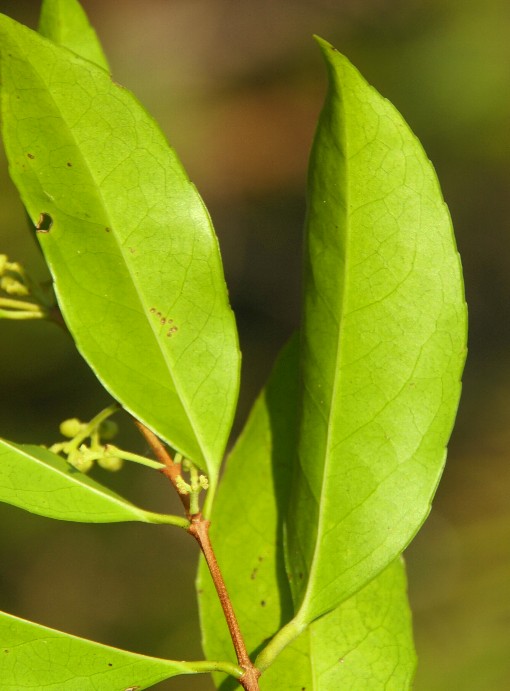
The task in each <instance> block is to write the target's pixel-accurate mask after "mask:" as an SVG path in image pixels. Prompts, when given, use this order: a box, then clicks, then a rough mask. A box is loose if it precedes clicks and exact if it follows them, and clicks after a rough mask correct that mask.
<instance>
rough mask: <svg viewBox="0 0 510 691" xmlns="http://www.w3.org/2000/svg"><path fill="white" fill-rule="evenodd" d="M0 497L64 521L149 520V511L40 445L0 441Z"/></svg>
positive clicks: (2, 499)
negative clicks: (135, 504)
mask: <svg viewBox="0 0 510 691" xmlns="http://www.w3.org/2000/svg"><path fill="white" fill-rule="evenodd" d="M0 501H2V502H6V503H7V504H13V505H14V506H18V507H20V508H22V509H25V510H26V511H31V512H32V513H36V514H39V515H41V516H47V517H48V518H56V519H59V520H64V521H80V522H85V523H117V522H121V521H142V522H151V521H150V520H149V514H147V513H146V512H144V511H143V510H142V509H139V508H137V507H136V506H134V505H133V504H131V503H129V502H128V501H126V500H125V499H123V498H122V497H120V496H118V495H117V494H115V493H114V492H112V491H110V490H108V489H106V487H103V486H102V485H100V484H99V483H97V482H94V480H92V479H91V478H89V477H88V476H87V475H85V474H84V473H81V472H80V471H79V470H76V468H73V467H72V466H71V465H69V463H67V461H65V460H64V459H63V458H61V457H60V456H57V455H56V454H54V453H52V452H51V451H49V450H48V449H44V448H42V447H40V446H30V445H18V444H13V443H12V442H7V441H5V440H2V439H0Z"/></svg>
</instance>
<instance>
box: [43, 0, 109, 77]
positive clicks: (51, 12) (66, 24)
mask: <svg viewBox="0 0 510 691" xmlns="http://www.w3.org/2000/svg"><path fill="white" fill-rule="evenodd" d="M38 31H39V33H40V34H41V35H42V36H45V37H46V38H49V39H50V40H51V41H53V42H54V43H57V44H58V45H59V46H64V48H69V50H72V51H74V52H75V53H77V54H78V55H81V57H82V58H86V59H87V60H90V62H93V63H95V64H96V65H99V66H100V67H102V68H103V69H105V70H108V69H109V66H108V61H107V59H106V57H105V54H104V52H103V48H102V46H101V43H100V42H99V40H98V38H97V35H96V32H95V31H94V29H93V27H92V26H91V25H90V22H89V20H88V18H87V15H86V14H85V12H84V10H83V8H82V6H81V5H80V3H79V2H78V0H43V3H42V6H41V16H40V19H39V29H38Z"/></svg>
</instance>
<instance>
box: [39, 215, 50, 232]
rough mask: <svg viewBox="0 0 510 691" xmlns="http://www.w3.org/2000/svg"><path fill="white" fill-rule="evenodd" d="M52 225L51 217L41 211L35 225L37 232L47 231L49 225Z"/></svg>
mask: <svg viewBox="0 0 510 691" xmlns="http://www.w3.org/2000/svg"><path fill="white" fill-rule="evenodd" d="M52 225H53V219H52V217H51V216H50V215H49V214H45V213H42V214H41V215H40V216H39V220H38V221H37V225H36V226H35V228H36V231H37V232H38V233H49V231H50V230H51V226H52Z"/></svg>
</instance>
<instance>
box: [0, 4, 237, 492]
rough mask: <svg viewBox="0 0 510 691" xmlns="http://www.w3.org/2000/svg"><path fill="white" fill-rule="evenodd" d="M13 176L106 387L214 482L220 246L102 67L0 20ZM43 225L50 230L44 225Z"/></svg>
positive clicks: (224, 347) (228, 391)
mask: <svg viewBox="0 0 510 691" xmlns="http://www.w3.org/2000/svg"><path fill="white" fill-rule="evenodd" d="M0 34H1V49H2V85H3V88H2V117H3V132H4V142H5V146H6V150H7V156H8V159H9V165H10V172H11V176H12V178H13V180H14V182H15V184H16V186H17V187H18V189H19V191H20V193H21V196H22V199H23V202H24V204H25V206H26V207H27V209H28V212H29V214H30V216H31V218H32V220H33V221H34V223H35V224H36V225H37V224H38V223H39V222H40V221H43V222H44V225H45V226H48V225H51V228H50V229H49V231H48V232H40V233H38V237H39V240H40V243H41V246H42V249H43V251H44V254H45V256H46V259H47V261H48V264H49V266H50V269H51V271H52V274H53V277H54V280H55V289H56V293H57V296H58V299H59V304H60V306H61V309H62V312H63V315H64V318H65V320H66V322H67V325H68V327H69V329H70V331H71V332H72V334H73V337H74V339H75V341H76V344H77V346H78V348H79V350H80V351H81V353H82V354H83V355H84V357H85V358H86V359H87V361H88V362H89V364H90V365H91V366H92V368H93V369H94V371H95V372H96V374H97V376H98V377H99V379H100V380H101V381H102V383H103V384H104V385H105V387H106V388H107V389H108V390H109V391H110V392H111V393H112V395H113V396H115V397H116V398H117V399H118V400H119V401H120V402H121V403H122V405H123V406H124V407H125V408H126V409H127V410H129V411H130V412H131V413H133V414H134V415H135V416H136V417H138V418H139V419H140V420H142V421H143V422H144V423H145V424H147V425H148V426H149V427H150V428H151V429H153V430H154V431H155V432H156V433H157V434H158V435H159V436H161V437H162V438H163V439H165V440H166V441H167V442H169V443H170V444H171V445H172V446H173V447H174V448H176V449H177V450H178V451H180V452H182V453H183V454H184V455H185V456H187V457H189V458H191V459H192V460H194V461H195V462H196V463H197V464H198V465H199V466H201V467H202V468H203V469H204V470H206V471H208V472H209V475H210V479H211V480H212V484H213V485H214V482H215V477H216V475H217V471H218V467H219V464H220V462H221V458H222V455H223V451H224V448H225V444H226V440H227V437H228V434H229V431H230V427H231V423H232V417H233V413H234V408H235V403H236V398H237V389H238V378H239V372H238V370H239V353H238V346H237V333H236V328H235V322H234V318H233V314H232V312H231V310H230V307H229V305H228V297H227V291H226V286H225V282H224V278H223V272H222V267H221V260H220V255H219V249H218V245H217V241H216V237H215V235H214V232H213V229H212V225H211V222H210V218H209V216H208V214H207V211H206V209H205V207H204V205H203V202H202V200H201V199H200V197H199V195H198V193H197V191H196V189H195V187H194V186H193V185H192V183H191V182H190V181H189V179H188V178H187V176H186V174H185V172H184V170H183V168H182V166H181V164H180V162H179V161H178V159H177V157H176V155H175V153H174V152H173V150H172V149H171V148H169V146H168V144H167V143H166V141H165V139H164V137H163V135H162V134H161V132H160V130H159V129H158V128H157V126H156V124H155V123H154V121H153V120H152V119H151V118H150V117H149V116H148V115H147V114H146V113H145V111H144V110H143V109H142V108H141V106H140V105H139V104H138V102H137V101H136V100H135V99H134V97H133V96H132V95H131V94H130V93H129V92H128V91H126V90H125V89H123V88H121V87H120V86H119V85H117V84H116V83H114V82H113V81H112V80H111V78H110V77H109V75H108V74H107V73H106V72H105V71H104V70H103V69H101V68H99V67H96V66H95V65H93V64H92V63H90V62H88V61H85V60H83V59H81V58H80V57H78V56H77V55H75V54H74V53H71V52H70V51H68V50H65V49H63V48H61V47H59V46H57V45H55V44H53V43H51V42H49V41H47V40H45V39H43V38H41V37H40V36H38V35H37V34H36V33H34V32H32V31H30V30H29V29H27V28H25V27H23V26H21V25H19V24H17V23H16V22H14V21H12V20H10V19H8V18H7V17H4V16H0ZM50 220H51V223H50Z"/></svg>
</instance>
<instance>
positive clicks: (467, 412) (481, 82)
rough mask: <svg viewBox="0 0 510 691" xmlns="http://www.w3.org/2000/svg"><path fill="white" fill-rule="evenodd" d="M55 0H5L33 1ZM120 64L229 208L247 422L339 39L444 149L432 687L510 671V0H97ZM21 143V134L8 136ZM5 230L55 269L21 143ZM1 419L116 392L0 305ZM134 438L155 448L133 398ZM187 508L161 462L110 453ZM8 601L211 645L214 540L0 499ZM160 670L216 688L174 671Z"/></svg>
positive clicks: (19, 254) (44, 413)
mask: <svg viewBox="0 0 510 691" xmlns="http://www.w3.org/2000/svg"><path fill="white" fill-rule="evenodd" d="M38 6H39V3H38V2H29V1H24V2H23V1H21V0H12V1H11V2H8V1H6V0H0V10H1V11H2V12H4V13H6V14H9V15H10V16H12V17H14V18H15V19H18V20H20V21H23V22H25V23H28V24H29V25H31V26H34V27H35V25H36V23H37V14H38ZM84 6H85V8H86V9H87V11H88V12H89V15H90V17H91V18H92V20H93V23H94V25H95V26H96V28H97V30H98V32H99V35H100V37H101V39H102V41H103V43H104V46H105V49H106V52H107V54H108V56H109V58H110V62H111V65H112V68H113V72H114V77H115V79H116V80H117V81H119V82H120V83H122V84H124V85H125V86H127V87H129V88H130V89H132V90H133V91H134V92H135V93H136V94H137V96H138V97H139V98H140V100H141V101H142V103H144V105H145V106H146V107H147V109H148V110H149V111H150V112H151V113H152V114H153V115H154V116H155V117H156V119H157V120H158V121H159V122H160V124H161V126H162V128H163V130H164V131H165V133H166V134H167V136H168V138H169V141H170V142H171V144H172V145H173V146H174V147H175V148H176V150H177V151H178V153H179V155H180V157H181V159H182V160H183V162H184V165H185V167H186V169H187V171H188V173H189V174H190V177H191V178H192V180H193V181H194V182H195V183H196V184H197V186H198V188H199V190H200V191H201V193H202V195H203V197H204V199H205V201H206V203H207V205H208V207H209V209H210V211H211V214H212V217H213V220H214V222H215V226H216V230H217V233H218V236H219V240H220V244H221V248H222V252H223V257H224V265H225V273H226V278H227V283H228V285H229V289H230V295H231V300H232V303H233V306H234V309H235V312H236V315H237V320H238V326H239V331H240V338H241V347H242V351H243V378H242V391H241V403H240V407H239V415H238V418H237V423H236V432H237V431H239V429H240V427H241V425H242V423H243V420H244V419H245V417H246V414H247V412H248V410H249V407H250V405H251V403H252V401H253V399H254V397H255V395H256V393H257V391H258V390H259V388H260V387H261V386H262V384H263V382H264V380H265V377H266V375H267V373H268V372H269V369H270V367H271V364H272V361H273V359H274V357H275V355H276V353H277V351H278V349H279V348H280V346H281V344H282V343H283V342H284V341H285V340H286V338H287V337H288V335H289V334H290V333H291V332H292V331H293V329H295V328H296V327H297V325H298V323H299V295H300V254H301V230H302V222H303V214H304V189H305V176H306V164H307V157H308V152H309V148H310V144H311V139H312V135H313V130H314V127H315V122H316V118H317V115H318V113H319V110H320V107H321V103H322V99H323V95H324V90H325V74H324V68H323V65H322V63H321V59H320V56H319V51H318V50H317V48H316V46H315V45H314V43H313V41H312V40H311V34H312V33H317V34H320V35H322V36H323V37H324V38H327V39H329V40H330V41H331V42H333V43H334V44H335V45H336V47H337V48H339V49H340V50H341V51H342V52H344V53H345V54H346V55H347V56H348V57H349V58H350V59H351V60H352V61H353V62H354V63H355V64H356V65H357V67H358V68H359V69H360V70H361V71H362V73H363V74H364V75H365V77H366V78H367V79H368V80H369V81H370V82H371V83H372V84H373V85H374V86H376V88H377V89H378V90H379V91H380V92H382V93H383V94H384V95H385V96H387V97H388V98H389V99H390V100H391V101H393V103H394V104H395V105H396V106H397V107H398V109H399V110H400V111H401V112H402V113H403V115H404V117H405V118H406V119H407V121H408V122H409V124H410V125H411V126H412V128H413V129H414V131H415V132H416V134H417V135H418V137H419V138H420V139H421V141H422V142H423V144H424V146H425V149H426V150H427V152H428V154H429V156H430V158H431V159H432V161H433V162H434V165H435V167H436V169H437V172H438V175H439V179H440V180H441V183H442V187H443V191H444V196H445V198H446V200H447V203H448V204H449V207H450V210H451V214H452V217H453V221H454V225H455V228H456V235H457V241H458V245H459V249H460V252H461V255H462V258H463V264H464V272H465V279H466V292H467V300H468V303H469V310H470V354H469V359H468V364H467V369H466V373H465V380H464V381H465V384H464V394H463V399H462V403H461V408H460V412H459V418H458V423H457V426H456V429H455V432H454V435H453V438H452V442H451V445H450V454H449V460H448V463H447V468H446V471H445V475H444V478H443V482H442V484H441V486H440V488H439V490H438V494H437V498H436V501H435V505H434V509H433V511H432V514H431V516H430V518H429V520H428V522H427V524H426V526H425V527H424V529H423V530H422V531H421V533H420V535H419V536H418V537H417V539H416V540H415V542H414V543H413V545H412V546H411V548H410V549H409V550H408V553H407V561H408V567H409V578H410V597H411V601H412V603H413V609H414V620H415V629H416V643H417V648H418V655H419V668H418V674H417V679H416V685H415V688H416V689H417V690H418V691H430V690H431V689H434V691H442V690H443V689H444V690H445V691H446V690H449V689H452V688H454V689H463V691H487V690H488V689H490V690H491V691H504V690H506V689H508V688H510V655H509V654H508V651H509V650H510V578H509V573H510V569H509V567H510V552H509V542H510V521H509V518H510V506H509V499H508V496H509V478H510V469H509V463H508V450H507V449H508V442H509V438H510V427H509V425H508V423H507V420H508V413H509V411H510V357H509V348H508V346H509V342H510V307H509V300H508V295H509V284H510V277H509V266H510V259H509V256H508V253H509V249H510V241H509V226H510V194H509V189H510V184H509V183H510V41H509V40H508V36H509V35H510V3H508V2H507V0H484V2H483V3H480V2H479V0H400V1H399V0H393V1H390V0H346V1H344V2H340V1H338V0H337V1H334V0H315V1H308V2H305V1H303V2H299V1H297V2H290V0H289V1H286V0H250V1H248V0H244V1H243V0H168V1H167V2H165V1H163V0H159V1H158V0H144V2H143V3H141V2H137V1H136V0H123V1H122V2H121V1H120V0H84ZM2 156H3V155H2ZM0 240H1V242H0V252H6V253H7V254H9V256H10V257H12V258H13V259H17V260H20V261H23V262H24V263H25V265H26V266H28V267H29V268H30V270H31V271H32V272H33V273H34V274H35V275H36V276H39V277H41V278H44V277H45V275H46V274H45V269H44V265H43V263H42V260H41V258H40V256H39V254H38V251H37V249H36V247H35V245H34V244H33V242H32V240H31V238H30V235H29V233H28V232H27V229H26V226H25V220H24V215H23V211H22V208H21V205H20V202H19V201H18V199H17V195H16V192H15V190H14V188H13V187H12V184H11V183H10V181H9V180H8V177H7V173H6V168H5V163H4V162H3V161H2V165H1V168H0ZM0 391H1V396H0V398H1V400H0V435H1V436H3V437H6V438H10V439H13V440H15V441H25V442H29V441H30V442H36V443H51V442H53V441H55V440H56V439H57V438H58V436H59V435H58V424H59V422H60V421H61V420H62V419H63V418H65V417H70V416H74V415H77V416H79V417H81V418H83V419H88V418H89V417H92V415H94V414H95V413H96V412H97V411H98V410H100V409H101V407H103V405H104V404H106V403H108V401H109V398H108V397H107V396H106V395H105V393H104V392H103V391H102V389H101V387H100V386H99V384H98V383H97V382H96V381H95V378H94V377H93V376H92V374H91V373H90V372H89V370H88V368H87V366H86V365H85V364H84V363H83V362H82V361H81V359H80V357H79V356H78V355H77V354H76V352H75V350H74V348H73V345H72V342H71V341H70V339H68V338H67V337H66V336H65V335H64V334H63V333H61V332H60V331H59V330H57V329H55V328H54V327H52V326H50V325H47V324H42V323H41V324H39V323H34V324H28V323H25V324H16V323H14V322H5V321H3V322H0ZM122 444H123V445H125V446H127V445H129V446H130V447H131V448H133V449H135V450H136V449H138V450H140V451H143V444H142V443H141V442H140V441H139V440H138V438H137V436H136V434H135V433H134V431H132V430H131V429H130V423H129V421H128V420H127V419H125V420H123V438H122ZM95 476H96V478H98V479H99V480H100V481H105V482H109V483H110V484H112V486H114V487H116V488H117V489H118V490H120V491H122V492H124V493H125V494H126V495H127V496H129V497H131V498H132V499H133V500H135V501H138V502H140V503H141V505H143V506H146V507H147V508H152V509H154V510H162V511H165V510H171V507H169V505H168V501H169V499H168V491H167V487H166V485H163V484H162V483H161V482H160V480H159V477H157V476H156V477H153V476H152V474H150V473H148V472H146V471H143V470H140V469H138V468H128V469H126V470H125V471H124V472H123V473H122V474H120V475H117V476H115V477H112V476H110V475H106V473H104V471H103V474H101V473H100V472H99V471H97V472H96V475H95ZM0 517H1V518H0V520H1V526H2V527H1V530H0V554H1V557H0V560H1V564H2V567H1V569H0V608H1V609H4V610H6V611H9V612H12V613H14V614H17V615H19V616H22V617H26V618H28V619H32V620H34V621H38V622H40V623H43V624H45V625H48V626H51V627H55V628H60V629H63V630H65V631H68V632H71V633H74V634H77V635H81V636H85V637H90V638H93V639H96V640H100V641H102V642H105V643H109V644H112V645H117V646H119V647H126V648H130V649H132V650H136V651H139V652H144V653H147V654H152V655H159V656H165V657H170V658H175V659H179V658H188V659H193V658H195V659H197V658H200V657H202V653H201V651H200V648H199V632H198V624H197V617H196V607H195V601H194V594H193V577H194V569H195V563H196V557H197V555H196V548H195V545H194V544H193V542H192V540H191V539H190V538H188V536H186V535H185V534H182V535H181V534H180V532H179V531H178V530H175V529H173V528H166V527H161V528H154V527H150V526H143V525H136V524H125V525H113V526H108V525H106V526H97V527H89V526H84V525H79V524H71V523H59V522H54V521H50V520H48V519H44V518H40V517H36V516H32V515H30V514H27V513H24V512H23V511H20V510H18V509H15V508H12V507H7V506H0ZM157 688H158V689H182V690H184V691H186V690H188V689H189V690H191V689H195V690H197V691H198V690H199V689H204V690H205V689H211V688H212V685H211V682H210V681H209V680H208V679H207V678H205V677H204V678H199V677H190V678H185V677H182V678H177V679H176V680H173V681H169V682H166V683H164V684H161V685H159V686H158V687H157Z"/></svg>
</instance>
